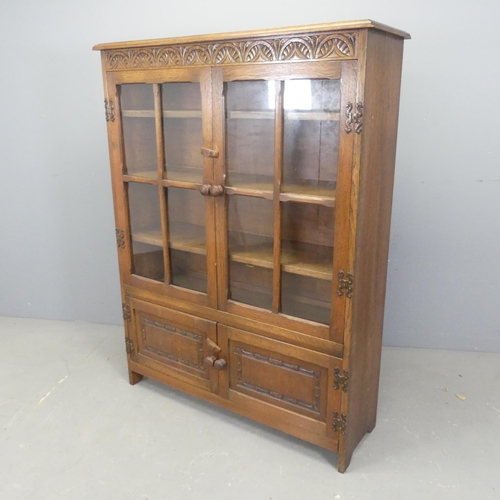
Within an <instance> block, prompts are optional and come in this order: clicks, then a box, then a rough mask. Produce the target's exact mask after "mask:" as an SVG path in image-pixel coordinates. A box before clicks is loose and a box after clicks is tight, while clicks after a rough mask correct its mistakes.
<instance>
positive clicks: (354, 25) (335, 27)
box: [93, 19, 410, 50]
mask: <svg viewBox="0 0 500 500" xmlns="http://www.w3.org/2000/svg"><path fill="white" fill-rule="evenodd" d="M366 28H371V29H377V30H380V31H385V32H387V33H392V34H393V35H396V36H399V37H402V38H406V39H408V38H410V35H409V34H408V33H406V32H405V31H401V30H398V29H396V28H392V27H391V26H387V25H385V24H382V23H378V22H376V21H372V20H370V19H363V20H359V21H343V22H337V23H325V24H311V25H306V26H291V27H284V28H275V29H265V30H254V31H238V32H230V33H217V34H210V35H196V36H187V37H178V38H157V39H151V40H134V41H127V42H114V43H100V44H97V45H95V46H94V47H93V49H94V50H110V49H120V48H133V47H151V46H155V45H174V44H179V43H182V44H184V43H194V42H210V41H224V40H235V39H241V38H261V37H266V36H273V35H287V34H294V35H297V34H307V33H321V32H331V31H345V30H354V29H366Z"/></svg>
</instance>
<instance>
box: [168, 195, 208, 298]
mask: <svg viewBox="0 0 500 500" xmlns="http://www.w3.org/2000/svg"><path fill="white" fill-rule="evenodd" d="M166 191H167V198H168V230H169V251H170V267H171V273H172V284H173V285H177V286H181V287H183V288H189V289H190V290H197V291H199V292H204V293H206V292H207V238H206V232H205V198H204V197H203V196H201V195H200V193H199V192H198V191H194V190H191V189H181V188H168V189H167V190H166Z"/></svg>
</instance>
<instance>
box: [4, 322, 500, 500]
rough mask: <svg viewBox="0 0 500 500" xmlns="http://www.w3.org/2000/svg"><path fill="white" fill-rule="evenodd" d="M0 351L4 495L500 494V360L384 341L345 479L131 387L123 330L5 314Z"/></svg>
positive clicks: (282, 440)
mask: <svg viewBox="0 0 500 500" xmlns="http://www.w3.org/2000/svg"><path fill="white" fill-rule="evenodd" d="M0 346H1V348H0V380H1V384H0V424H1V427H0V431H1V437H0V499H1V500H15V499H43V500H50V499H61V500H62V499H91V500H100V499H103V500H104V499H105V500H113V499H120V500H127V499H131V500H132V499H133V500H139V499H142V500H146V499H147V500H165V499H168V500H177V499H180V500H183V499H200V498H203V499H215V500H219V499H236V500H240V499H251V500H254V499H257V500H260V499H263V500H270V499H271V500H279V499H287V500H295V499H301V500H302V499H307V500H315V499H331V500H337V499H351V498H354V499H357V500H364V499H367V500H378V499H385V500H387V499H395V498H397V499H402V500H412V499H427V500H428V499H479V500H484V499H490V498H491V499H500V354H482V353H467V352H452V351H432V350H418V349H396V348H385V349H384V352H383V360H382V361H383V362H382V377H381V393H380V401H379V417H378V424H377V427H376V429H375V430H374V431H373V433H372V434H371V435H368V436H367V437H366V438H365V439H364V440H363V441H362V442H361V444H360V446H359V447H358V449H357V451H356V452H355V455H354V457H353V460H352V463H351V466H350V468H349V469H348V471H347V473H346V474H344V475H342V474H338V473H337V472H336V465H337V458H336V456H335V455H334V454H332V453H329V452H326V451H324V450H322V449H320V448H317V447H315V446H313V445H309V444H307V443H304V442H302V441H299V440H297V439H295V438H292V437H289V436H286V435H284V434H281V433H279V432H275V431H273V430H271V429H268V428H266V427H264V426H261V425H259V424H256V423H253V422H251V421H249V420H246V419H244V418H242V417H238V416H236V415H233V414H230V413H229V412H227V411H225V410H221V409H218V408H215V407H213V406H211V405H209V404H208V403H204V402H200V401H197V400H195V399H193V398H191V397H190V396H187V395H184V394H181V393H179V392H177V391H174V390H172V389H169V388H167V387H164V386H162V385H160V384H158V383H156V382H153V381H151V380H144V381H142V382H141V383H140V384H137V385H136V386H134V387H132V386H130V385H129V384H128V379H127V370H126V363H125V351H124V342H123V332H122V328H121V327H116V326H106V325H94V324H86V323H66V322H57V321H40V320H27V319H17V318H0ZM457 394H459V395H463V397H464V398H465V399H460V398H459V397H457V396H456V395H457Z"/></svg>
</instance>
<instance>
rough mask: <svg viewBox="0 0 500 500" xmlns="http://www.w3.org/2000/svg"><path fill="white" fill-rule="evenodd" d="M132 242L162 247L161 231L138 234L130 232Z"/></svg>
mask: <svg viewBox="0 0 500 500" xmlns="http://www.w3.org/2000/svg"><path fill="white" fill-rule="evenodd" d="M132 240H133V241H137V242H139V243H147V244H148V245H154V246H157V247H162V246H163V238H162V235H161V231H140V232H138V233H136V232H132Z"/></svg>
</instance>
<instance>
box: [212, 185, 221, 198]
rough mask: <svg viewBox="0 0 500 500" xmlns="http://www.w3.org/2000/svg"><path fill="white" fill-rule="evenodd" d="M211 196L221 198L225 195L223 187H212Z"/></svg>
mask: <svg viewBox="0 0 500 500" xmlns="http://www.w3.org/2000/svg"><path fill="white" fill-rule="evenodd" d="M210 194H211V195H212V196H221V195H222V194H224V188H223V187H222V186H221V185H218V186H212V187H211V188H210Z"/></svg>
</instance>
